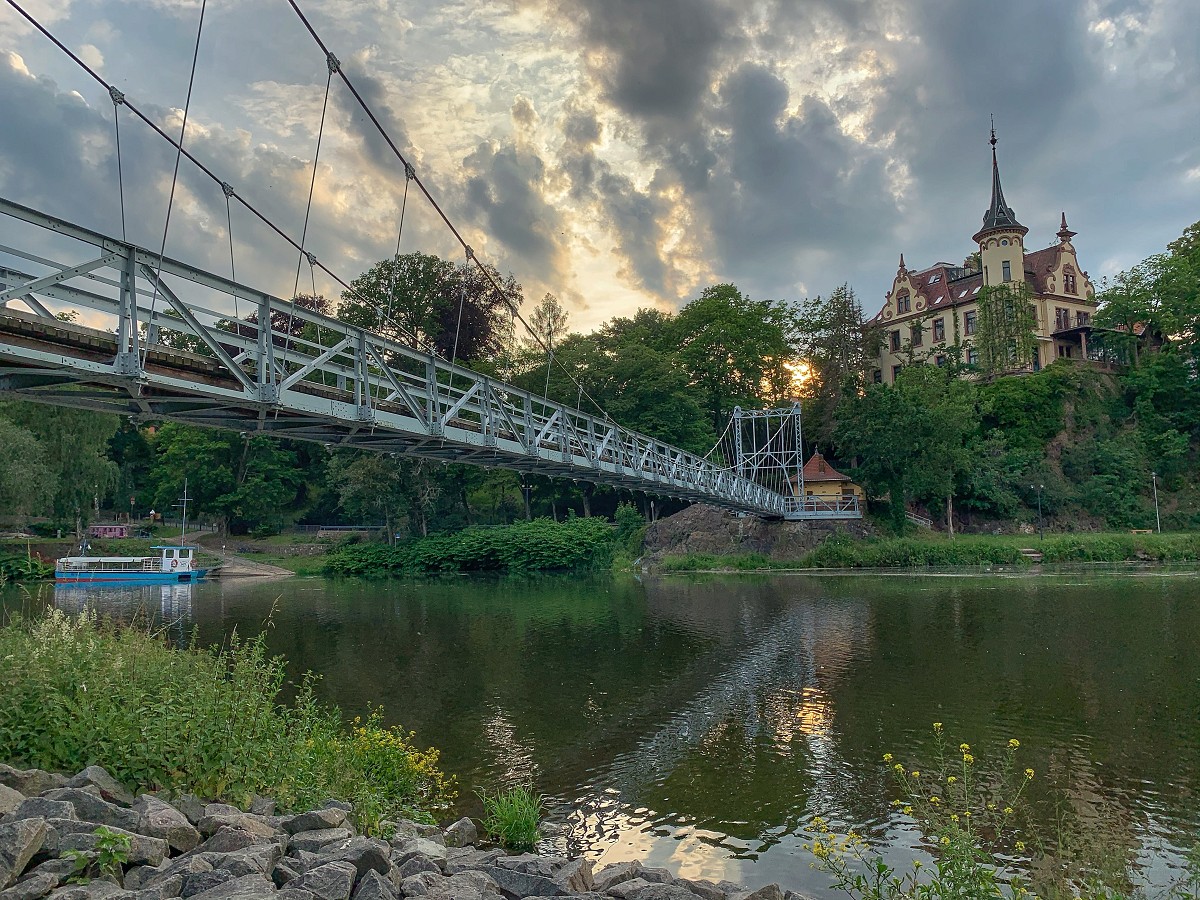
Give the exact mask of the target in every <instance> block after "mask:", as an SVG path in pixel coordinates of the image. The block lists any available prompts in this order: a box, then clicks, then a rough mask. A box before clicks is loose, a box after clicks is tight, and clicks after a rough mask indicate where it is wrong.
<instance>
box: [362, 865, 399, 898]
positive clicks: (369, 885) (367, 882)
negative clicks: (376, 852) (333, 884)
mask: <svg viewBox="0 0 1200 900" xmlns="http://www.w3.org/2000/svg"><path fill="white" fill-rule="evenodd" d="M351 900H397V897H396V889H395V888H394V887H392V883H391V882H390V881H388V880H387V879H386V878H384V877H383V876H382V875H380V874H379V873H378V872H376V871H375V870H374V869H372V870H371V871H369V872H367V874H366V875H364V876H363V877H362V878H360V879H359V880H358V886H357V887H356V888H355V889H354V893H353V894H352V895H351Z"/></svg>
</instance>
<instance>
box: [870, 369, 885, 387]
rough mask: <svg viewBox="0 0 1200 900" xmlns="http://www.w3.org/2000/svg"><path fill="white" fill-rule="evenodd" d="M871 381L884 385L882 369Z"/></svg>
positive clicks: (875, 373) (876, 371)
mask: <svg viewBox="0 0 1200 900" xmlns="http://www.w3.org/2000/svg"><path fill="white" fill-rule="evenodd" d="M871 380H872V381H874V382H875V383H876V384H883V371H882V370H881V369H876V370H875V372H874V374H873V376H872V379H871Z"/></svg>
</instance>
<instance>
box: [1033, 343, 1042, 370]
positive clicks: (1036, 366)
mask: <svg viewBox="0 0 1200 900" xmlns="http://www.w3.org/2000/svg"><path fill="white" fill-rule="evenodd" d="M1033 371H1035V372H1040V371H1042V355H1041V354H1040V353H1039V352H1038V348H1037V347H1034V348H1033Z"/></svg>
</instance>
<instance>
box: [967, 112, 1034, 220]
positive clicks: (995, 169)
mask: <svg viewBox="0 0 1200 900" xmlns="http://www.w3.org/2000/svg"><path fill="white" fill-rule="evenodd" d="M988 143H989V144H991V145H992V205H991V206H989V207H988V211H987V212H985V213H984V214H983V227H982V228H980V229H979V231H978V232H976V234H975V236H974V237H973V238H972V240H974V241H978V240H979V238H980V237H982V236H983V235H984V234H986V233H987V232H989V231H996V230H999V229H1004V230H1006V231H1018V232H1020V233H1021V235H1022V236H1024V235H1026V234H1028V233H1029V229H1028V228H1026V227H1025V226H1024V225H1022V224H1021V223H1020V222H1018V221H1017V215H1016V213H1014V212H1013V211H1012V207H1011V206H1009V205H1008V204H1007V203H1005V202H1004V189H1003V188H1001V187H1000V165H999V163H997V161H996V126H995V122H993V123H992V137H991V139H990V140H989V141H988Z"/></svg>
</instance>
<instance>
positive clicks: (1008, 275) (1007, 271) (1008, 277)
mask: <svg viewBox="0 0 1200 900" xmlns="http://www.w3.org/2000/svg"><path fill="white" fill-rule="evenodd" d="M1000 266H1001V268H1002V269H1003V270H1004V280H1005V281H1012V263H1010V262H1009V261H1008V260H1007V259H1006V260H1004V262H1002V263H1001V264H1000Z"/></svg>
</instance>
